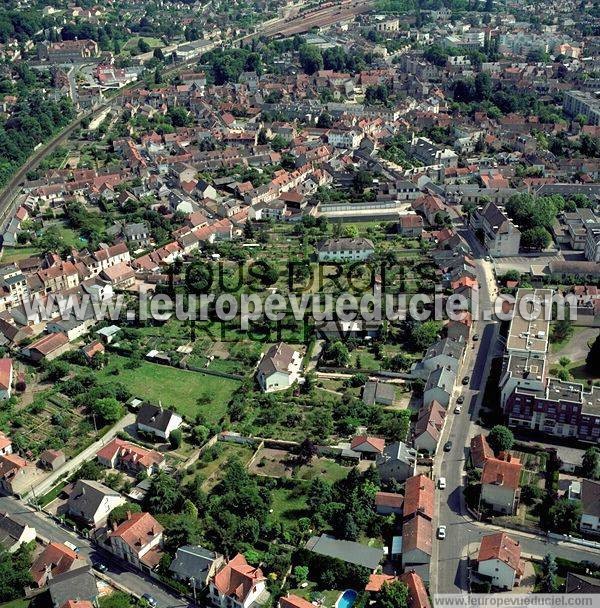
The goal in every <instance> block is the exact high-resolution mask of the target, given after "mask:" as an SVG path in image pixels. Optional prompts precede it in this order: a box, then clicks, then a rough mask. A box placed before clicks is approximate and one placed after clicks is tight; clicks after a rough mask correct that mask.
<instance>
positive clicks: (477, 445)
mask: <svg viewBox="0 0 600 608" xmlns="http://www.w3.org/2000/svg"><path fill="white" fill-rule="evenodd" d="M489 458H494V450H492V448H491V447H490V444H489V443H488V442H487V439H486V438H485V435H475V437H473V439H471V464H472V465H473V467H475V468H476V469H483V465H484V464H485V461H486V460H488V459H489Z"/></svg>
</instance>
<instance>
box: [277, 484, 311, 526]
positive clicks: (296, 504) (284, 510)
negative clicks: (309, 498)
mask: <svg viewBox="0 0 600 608" xmlns="http://www.w3.org/2000/svg"><path fill="white" fill-rule="evenodd" d="M271 496H272V498H273V502H272V503H271V508H272V509H273V513H271V514H270V515H269V517H270V518H272V519H274V520H277V521H281V522H283V523H284V524H285V523H290V524H291V523H293V522H296V521H298V519H299V518H300V517H307V516H309V515H310V512H309V509H308V504H307V502H306V496H304V495H302V494H300V493H298V492H297V491H296V490H294V489H288V488H278V489H277V490H273V491H272V492H271Z"/></svg>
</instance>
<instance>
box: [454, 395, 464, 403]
mask: <svg viewBox="0 0 600 608" xmlns="http://www.w3.org/2000/svg"><path fill="white" fill-rule="evenodd" d="M464 402H465V396H464V395H459V396H458V399H457V400H456V403H458V404H459V405H460V404H461V403H464Z"/></svg>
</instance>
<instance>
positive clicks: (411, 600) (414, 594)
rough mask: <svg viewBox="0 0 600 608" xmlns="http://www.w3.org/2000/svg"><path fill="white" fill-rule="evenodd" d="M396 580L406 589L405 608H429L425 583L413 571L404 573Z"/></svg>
mask: <svg viewBox="0 0 600 608" xmlns="http://www.w3.org/2000/svg"><path fill="white" fill-rule="evenodd" d="M398 579H399V580H400V581H402V582H403V583H404V584H405V585H406V586H407V587H408V598H407V608H431V603H430V601H429V595H428V594H427V589H426V587H425V583H424V582H423V579H422V578H421V577H420V576H419V575H418V574H417V573H416V572H415V571H414V570H408V571H407V572H404V574H401V575H400V576H399V577H398Z"/></svg>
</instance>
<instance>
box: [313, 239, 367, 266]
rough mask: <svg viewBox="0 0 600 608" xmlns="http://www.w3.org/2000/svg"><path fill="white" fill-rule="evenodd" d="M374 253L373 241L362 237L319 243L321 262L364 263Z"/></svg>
mask: <svg viewBox="0 0 600 608" xmlns="http://www.w3.org/2000/svg"><path fill="white" fill-rule="evenodd" d="M374 253H375V245H373V241H371V240H369V239H365V238H362V237H356V238H339V239H327V240H324V241H320V242H319V243H317V254H318V260H319V262H350V261H362V260H367V259H368V258H370V257H371V256H372V255H373V254H374Z"/></svg>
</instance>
